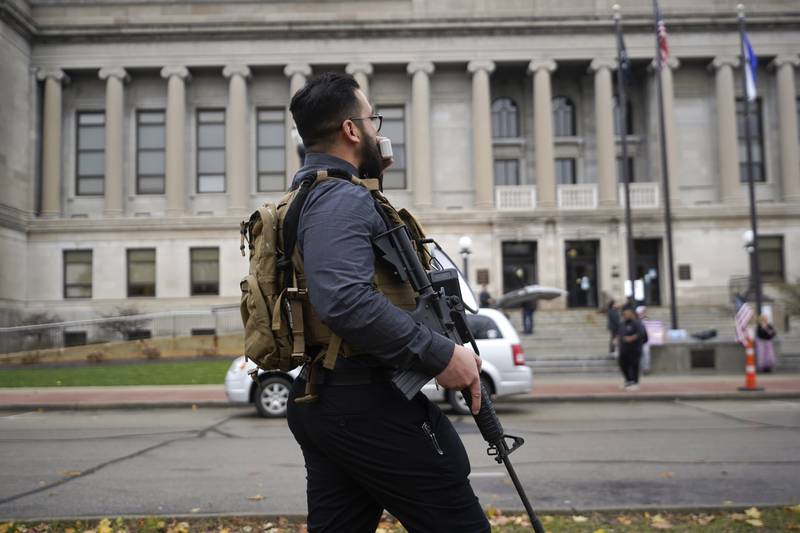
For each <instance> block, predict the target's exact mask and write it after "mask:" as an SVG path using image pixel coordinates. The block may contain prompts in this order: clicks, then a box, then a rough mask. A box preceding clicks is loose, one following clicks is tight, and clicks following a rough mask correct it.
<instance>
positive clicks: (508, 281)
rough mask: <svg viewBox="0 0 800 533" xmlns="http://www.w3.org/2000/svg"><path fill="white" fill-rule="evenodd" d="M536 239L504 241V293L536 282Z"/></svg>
mask: <svg viewBox="0 0 800 533" xmlns="http://www.w3.org/2000/svg"><path fill="white" fill-rule="evenodd" d="M536 280H537V276H536V241H510V242H504V243H503V294H505V293H507V292H511V291H515V290H517V289H520V288H522V287H524V286H525V285H533V284H534V283H536Z"/></svg>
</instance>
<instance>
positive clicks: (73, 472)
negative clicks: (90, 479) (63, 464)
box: [58, 470, 83, 477]
mask: <svg viewBox="0 0 800 533" xmlns="http://www.w3.org/2000/svg"><path fill="white" fill-rule="evenodd" d="M58 473H59V475H61V476H64V477H78V476H80V475H81V474H82V473H83V472H81V471H80V470H59V471H58Z"/></svg>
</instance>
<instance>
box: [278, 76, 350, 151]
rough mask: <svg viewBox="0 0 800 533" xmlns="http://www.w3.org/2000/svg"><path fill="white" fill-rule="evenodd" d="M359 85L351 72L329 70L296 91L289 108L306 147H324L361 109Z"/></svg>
mask: <svg viewBox="0 0 800 533" xmlns="http://www.w3.org/2000/svg"><path fill="white" fill-rule="evenodd" d="M358 88H359V86H358V82H356V80H355V79H354V78H353V77H352V76H350V75H349V74H339V73H336V72H325V73H324V74H319V75H317V76H314V77H312V78H311V79H310V80H308V82H307V83H306V84H305V86H304V87H303V88H302V89H300V90H299V91H297V93H295V95H294V96H293V97H292V103H291V104H290V105H289V110H290V111H291V112H292V117H294V123H295V124H296V125H297V132H298V133H299V134H300V137H302V139H303V144H304V145H305V146H306V148H314V147H320V146H324V145H325V144H326V143H328V142H329V140H330V138H331V137H332V136H333V134H334V133H335V132H336V129H337V128H338V126H339V125H341V123H342V122H344V121H345V120H347V119H348V117H352V116H353V114H354V113H356V112H357V111H358V99H357V98H356V89H358Z"/></svg>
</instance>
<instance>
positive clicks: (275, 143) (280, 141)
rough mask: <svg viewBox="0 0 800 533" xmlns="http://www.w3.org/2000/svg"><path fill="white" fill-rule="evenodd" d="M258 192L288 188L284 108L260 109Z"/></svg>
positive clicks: (257, 136)
mask: <svg viewBox="0 0 800 533" xmlns="http://www.w3.org/2000/svg"><path fill="white" fill-rule="evenodd" d="M256 127H257V130H256V132H257V133H256V143H257V149H258V159H257V161H256V166H257V168H258V186H257V188H258V192H271V191H284V190H286V118H285V117H284V111H283V109H259V110H258V114H257V124H256Z"/></svg>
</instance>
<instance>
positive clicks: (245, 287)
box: [240, 169, 428, 395]
mask: <svg viewBox="0 0 800 533" xmlns="http://www.w3.org/2000/svg"><path fill="white" fill-rule="evenodd" d="M331 178H339V179H343V180H347V181H350V182H351V183H354V184H356V185H359V186H363V187H365V188H367V189H369V190H370V192H371V194H372V196H373V201H374V202H375V204H376V209H377V210H378V212H379V214H380V215H381V216H382V217H383V218H384V221H385V222H386V224H387V225H388V226H394V225H398V224H405V225H406V226H407V227H408V228H409V229H410V231H411V233H412V235H413V236H414V237H415V239H414V240H415V241H421V240H422V239H423V238H424V233H423V231H422V228H421V227H420V226H419V224H418V223H417V221H416V220H415V219H414V218H413V217H412V216H411V215H410V214H409V213H408V212H407V211H406V210H405V209H401V210H400V211H399V212H398V211H396V210H395V209H394V207H392V205H391V204H390V203H389V201H388V200H387V199H386V197H384V196H383V195H382V194H381V193H380V192H379V190H378V189H379V186H378V180H374V179H373V180H369V179H359V178H356V177H355V176H351V175H350V174H349V173H347V172H345V171H343V170H339V169H327V170H321V171H313V172H309V173H308V174H306V175H305V176H303V177H302V178H301V180H300V185H299V186H298V187H297V188H295V189H293V190H291V191H289V192H288V193H286V194H285V195H284V196H283V197H282V198H281V199H280V200H279V201H278V202H277V203H276V204H271V203H267V204H265V205H263V206H262V207H259V208H258V209H257V210H256V211H254V212H253V213H252V214H251V215H250V217H249V218H248V219H247V220H244V221H242V223H241V225H240V241H241V242H240V244H241V246H240V248H241V251H242V255H243V256H244V255H245V242H247V243H248V245H249V249H250V259H249V261H250V268H249V273H248V275H247V276H245V277H244V279H242V281H241V284H240V286H241V290H242V298H241V305H240V309H241V315H242V322H243V323H244V330H245V334H244V344H245V355H246V356H247V358H248V359H250V360H252V361H253V362H254V363H256V365H257V366H258V367H260V368H263V369H264V370H281V371H284V372H288V371H289V370H291V369H293V368H295V367H297V366H299V365H301V364H303V363H305V362H311V361H313V362H315V363H317V362H320V363H321V364H322V366H324V367H325V368H328V369H333V368H334V366H335V363H336V359H337V357H338V356H340V355H341V356H344V357H347V356H349V355H351V354H352V352H351V349H350V346H349V345H348V344H346V343H344V342H343V341H342V339H341V337H339V336H337V335H336V334H335V333H333V332H332V331H331V330H330V329H329V328H328V327H327V326H326V325H325V324H324V323H323V322H322V321H321V320H320V318H319V316H318V315H317V314H316V312H315V311H314V309H313V307H312V306H311V303H310V301H309V299H308V294H307V291H306V283H305V274H304V269H303V266H302V261H301V260H300V254H299V251H298V249H297V248H296V246H295V243H296V241H297V228H298V225H299V220H300V212H301V211H302V208H303V205H304V204H305V201H306V198H307V197H308V194H309V193H310V192H311V190H312V189H313V188H314V187H315V186H316V185H317V184H319V183H320V182H321V181H323V180H326V179H331ZM420 246H421V245H420ZM420 256H421V259H422V260H423V264H425V265H427V259H428V257H427V256H426V255H425V254H420ZM373 284H374V286H375V288H376V290H378V291H380V292H381V293H383V294H384V295H385V296H386V297H387V298H388V299H389V300H390V301H391V302H392V303H393V304H394V305H396V306H398V307H400V308H402V309H407V310H413V309H414V307H415V295H414V291H413V289H412V288H411V286H410V285H409V284H408V283H407V282H402V281H401V280H399V279H397V278H396V276H395V275H394V274H393V271H392V268H391V266H390V265H385V264H382V262H381V261H377V262H376V266H375V278H374V280H373ZM317 366H318V365H312V367H313V368H312V371H313V369H314V368H317ZM317 370H318V368H317ZM255 372H257V370H256V371H255ZM307 395H308V392H307Z"/></svg>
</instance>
